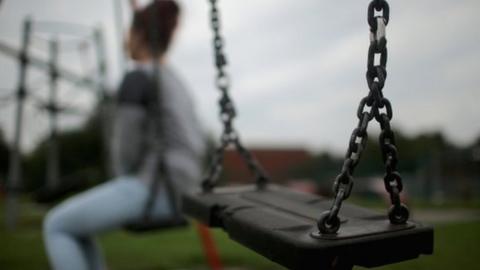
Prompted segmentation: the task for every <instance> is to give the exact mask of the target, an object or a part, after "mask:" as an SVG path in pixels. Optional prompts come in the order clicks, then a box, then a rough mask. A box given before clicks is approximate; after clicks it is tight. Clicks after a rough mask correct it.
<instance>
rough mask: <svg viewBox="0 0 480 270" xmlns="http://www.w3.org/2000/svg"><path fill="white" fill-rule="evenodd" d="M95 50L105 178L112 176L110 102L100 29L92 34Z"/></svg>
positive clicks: (103, 42)
mask: <svg viewBox="0 0 480 270" xmlns="http://www.w3.org/2000/svg"><path fill="white" fill-rule="evenodd" d="M94 39H95V48H96V56H97V70H98V72H97V74H98V77H97V87H98V100H99V102H98V106H99V110H100V121H101V125H102V126H101V132H102V144H103V156H104V160H105V162H104V163H105V173H106V174H107V176H111V175H112V166H111V163H110V144H109V141H110V138H111V130H112V126H111V117H112V115H111V113H112V102H111V100H110V97H109V95H108V92H107V87H106V80H107V60H106V57H105V55H106V54H105V40H104V37H103V34H102V31H101V30H100V28H97V29H95V33H94Z"/></svg>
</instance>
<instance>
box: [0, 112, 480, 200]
mask: <svg viewBox="0 0 480 270" xmlns="http://www.w3.org/2000/svg"><path fill="white" fill-rule="evenodd" d="M101 123H102V121H101V117H100V110H99V109H97V110H96V111H95V113H93V114H92V116H91V117H90V118H89V119H88V121H86V123H85V124H84V125H83V126H80V127H78V128H76V129H71V130H67V131H63V132H61V133H59V134H58V144H59V149H60V168H61V179H62V183H63V184H62V188H63V189H65V190H81V189H84V188H87V187H90V186H92V185H96V184H98V183H100V182H102V181H105V180H106V179H108V173H107V165H106V164H107V156H106V153H104V149H105V146H104V142H103V140H102V125H101ZM377 138H378V136H376V135H375V134H370V137H369V141H368V143H367V148H366V149H365V151H364V154H363V155H362V159H361V162H360V164H359V165H358V167H357V169H356V171H355V177H356V178H362V177H372V176H375V177H382V176H383V164H382V160H381V153H380V149H379V146H378V142H377ZM396 143H397V147H398V149H399V160H400V162H399V171H400V172H401V174H402V176H404V181H406V182H409V181H410V182H413V183H412V185H413V186H417V187H418V186H419V185H420V187H421V188H422V190H424V191H423V193H422V194H421V196H426V197H429V196H433V194H429V192H431V193H434V192H435V190H437V189H438V188H439V187H441V188H442V189H443V191H442V192H445V193H446V194H445V195H446V196H449V195H451V194H448V193H455V195H457V196H462V197H465V198H468V197H473V196H476V194H475V192H478V191H476V190H475V189H477V190H480V137H479V138H478V139H477V140H476V141H475V142H474V143H473V144H471V145H469V146H465V147H459V146H456V145H454V144H452V143H451V142H449V141H448V140H447V139H446V138H445V137H444V136H443V135H442V134H441V133H438V132H436V133H426V134H421V135H418V136H415V137H407V136H404V135H403V134H402V133H401V132H398V131H396ZM47 147H48V136H47V138H45V139H44V140H42V141H41V142H40V143H39V144H38V145H37V146H36V147H35V149H34V150H33V151H31V152H30V153H26V154H24V155H23V157H22V159H23V161H22V163H23V169H24V170H23V184H24V186H23V189H24V190H25V191H35V190H39V189H41V188H42V187H44V186H45V178H46V177H45V176H46V163H47V161H46V151H47ZM8 155H9V154H8V145H7V144H6V143H5V140H4V137H3V134H2V133H1V132H0V185H2V184H3V185H4V184H5V179H6V176H7V171H8ZM342 162H343V157H342V156H336V155H333V154H331V153H326V152H324V153H319V154H317V155H314V157H313V158H312V159H311V160H310V161H308V162H306V163H305V164H303V165H302V166H300V167H297V168H292V169H291V172H290V174H289V177H291V178H294V179H312V180H314V181H316V182H317V183H318V185H319V186H322V185H323V186H325V187H326V186H330V185H331V183H332V179H334V178H335V176H336V175H337V174H338V173H339V171H340V168H341V166H342ZM409 185H410V183H409ZM477 195H478V194H477Z"/></svg>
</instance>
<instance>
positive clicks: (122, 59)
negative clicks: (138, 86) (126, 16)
mask: <svg viewBox="0 0 480 270" xmlns="http://www.w3.org/2000/svg"><path fill="white" fill-rule="evenodd" d="M113 5H114V17H115V30H116V32H117V38H118V44H120V45H119V48H118V54H119V58H118V59H119V60H118V62H119V65H120V72H122V73H123V72H125V71H126V70H127V57H126V55H125V51H124V48H123V46H122V45H123V44H124V43H125V40H124V36H123V7H122V1H121V0H113Z"/></svg>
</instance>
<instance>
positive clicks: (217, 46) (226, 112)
mask: <svg viewBox="0 0 480 270" xmlns="http://www.w3.org/2000/svg"><path fill="white" fill-rule="evenodd" d="M210 4H211V10H210V23H211V24H210V26H211V29H212V32H213V48H214V53H215V55H214V56H215V67H216V69H217V75H216V79H215V84H216V87H217V88H218V90H219V91H220V93H221V97H220V100H219V106H220V120H221V121H222V125H223V131H222V135H221V137H220V145H219V146H218V147H217V148H216V150H215V152H214V154H213V156H212V159H211V161H210V166H209V168H208V169H207V176H206V177H205V179H204V180H203V182H202V188H203V190H204V191H205V192H208V191H211V190H212V189H213V188H214V187H215V185H216V183H217V182H218V178H219V176H220V173H221V172H222V169H223V157H224V154H225V149H226V148H227V147H228V146H230V145H233V147H235V149H236V150H237V151H238V152H239V154H240V156H241V157H242V159H243V160H244V162H245V163H246V164H247V167H248V169H249V170H250V171H251V172H252V173H253V174H254V176H255V179H256V182H257V185H258V186H259V187H263V186H264V184H265V183H266V182H267V181H268V177H267V175H266V173H265V171H264V170H263V168H262V167H261V166H260V164H259V163H258V161H257V160H256V159H255V158H254V156H253V155H252V153H251V152H250V151H249V150H248V149H247V148H246V147H244V146H243V144H242V142H241V140H240V137H239V135H238V133H237V131H236V130H235V128H234V126H233V120H234V118H235V116H236V110H235V105H234V103H233V100H232V99H231V98H230V95H229V93H228V92H229V89H230V77H229V76H228V74H227V72H226V70H225V66H226V65H227V59H226V56H225V53H224V51H223V46H224V41H223V38H222V36H221V34H220V14H219V11H218V9H217V0H210Z"/></svg>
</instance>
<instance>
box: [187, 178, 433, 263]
mask: <svg viewBox="0 0 480 270" xmlns="http://www.w3.org/2000/svg"><path fill="white" fill-rule="evenodd" d="M331 203H332V201H331V200H327V199H324V198H322V197H319V196H316V195H312V194H306V193H300V192H296V191H292V190H290V189H287V188H284V187H280V186H277V185H271V184H269V185H267V186H265V187H264V188H263V189H258V188H256V187H255V186H243V187H237V188H218V189H215V190H214V191H213V192H211V193H201V194H194V195H187V196H186V197H184V198H183V211H184V213H185V214H186V215H189V216H191V217H192V218H194V219H197V220H199V221H201V222H203V223H205V224H206V225H208V226H210V227H220V228H223V229H224V230H225V231H226V232H227V233H228V235H229V236H230V238H232V239H233V240H235V241H237V242H239V243H241V244H243V245H245V246H246V247H248V248H250V249H252V250H254V251H256V252H258V253H259V254H261V255H263V256H265V257H267V258H269V259H271V260H272V261H274V262H277V263H279V264H281V265H283V266H285V267H287V268H289V269H330V268H329V266H330V265H331V264H332V262H333V261H335V260H342V261H344V262H345V261H347V262H348V263H349V264H351V265H352V266H353V265H359V266H363V267H375V266H381V265H385V264H390V263H395V262H400V261H404V260H409V259H414V258H417V257H418V256H419V255H421V254H432V252H433V229H432V228H431V227H427V226H423V225H421V224H420V223H417V222H413V221H409V222H408V223H407V224H405V225H391V224H390V222H389V220H388V218H387V215H386V214H379V213H377V212H375V211H372V210H370V209H366V208H362V207H358V206H354V205H351V204H348V203H345V204H344V205H343V206H342V210H341V211H340V214H339V217H340V221H341V223H342V224H341V227H340V230H339V231H338V233H337V234H335V235H321V234H319V233H318V229H317V225H316V221H317V220H318V218H319V215H320V214H321V213H322V212H323V211H325V210H328V209H329V208H330V206H331Z"/></svg>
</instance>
